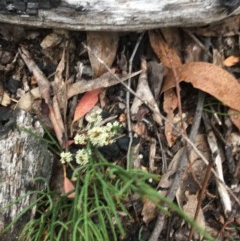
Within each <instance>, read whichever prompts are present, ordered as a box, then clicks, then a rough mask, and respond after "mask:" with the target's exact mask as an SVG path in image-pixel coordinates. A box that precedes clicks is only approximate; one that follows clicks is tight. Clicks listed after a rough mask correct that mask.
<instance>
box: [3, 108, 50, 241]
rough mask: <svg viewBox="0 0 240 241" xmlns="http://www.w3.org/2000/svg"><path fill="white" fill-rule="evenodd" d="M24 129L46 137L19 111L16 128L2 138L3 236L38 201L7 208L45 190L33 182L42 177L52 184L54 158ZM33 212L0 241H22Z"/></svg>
mask: <svg viewBox="0 0 240 241" xmlns="http://www.w3.org/2000/svg"><path fill="white" fill-rule="evenodd" d="M21 127H22V128H27V129H28V130H29V131H32V132H34V133H35V134H37V135H39V136H43V133H44V131H43V129H42V127H41V126H40V123H39V122H35V124H33V119H32V117H31V115H30V114H28V113H26V112H24V111H23V110H18V111H17V113H16V126H15V127H14V128H13V129H12V130H9V131H8V133H7V134H5V135H1V136H0V147H1V148H0V232H1V231H2V229H3V228H5V227H6V226H7V224H9V223H10V222H11V221H12V220H14V219H15V218H16V217H17V215H19V214H20V213H21V212H22V211H23V210H24V208H26V207H27V206H28V205H30V204H31V203H32V202H34V201H35V200H36V198H37V197H36V195H35V196H34V195H31V196H29V195H27V196H25V197H24V198H22V199H20V201H19V202H17V203H15V204H14V205H11V206H10V207H8V208H5V207H6V206H7V205H9V204H11V203H12V202H14V201H16V200H17V199H19V198H20V197H23V196H24V195H26V194H27V193H28V192H30V191H40V190H43V189H44V183H43V182H34V179H35V178H37V177H42V178H45V180H46V181H49V179H50V175H51V171H52V163H53V156H52V154H51V153H50V152H49V151H48V149H47V147H46V145H45V144H44V143H42V142H41V140H39V139H38V138H36V137H35V136H34V134H30V133H27V132H26V131H20V130H19V128H20V129H21ZM34 212H35V211H34V208H33V209H32V213H31V212H27V213H25V214H24V215H23V217H22V218H21V219H20V220H19V221H18V222H17V223H16V224H15V225H14V227H13V228H12V229H11V231H9V232H8V233H7V234H6V235H1V234H0V240H1V241H10V240H11V241H15V240H16V241H17V240H19V239H18V236H19V232H20V230H21V229H22V228H23V227H24V226H25V225H26V223H27V222H28V221H29V220H30V217H31V216H33V215H34Z"/></svg>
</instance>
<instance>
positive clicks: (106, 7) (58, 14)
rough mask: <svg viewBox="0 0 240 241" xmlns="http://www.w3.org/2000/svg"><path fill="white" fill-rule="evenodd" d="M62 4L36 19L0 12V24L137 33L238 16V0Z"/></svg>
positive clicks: (119, 0)
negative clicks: (231, 15) (230, 15)
mask: <svg viewBox="0 0 240 241" xmlns="http://www.w3.org/2000/svg"><path fill="white" fill-rule="evenodd" d="M2 1H3V0H2ZM19 1H20V0H19ZM28 1H29V0H28ZM45 1H46V0H45ZM52 1H53V0H52ZM55 1H56V0H55ZM66 1H67V2H68V3H69V4H66V2H65V1H62V2H61V3H60V1H59V3H60V5H58V6H57V7H54V8H50V9H38V13H37V15H36V16H31V15H29V14H26V13H24V12H20V13H19V14H17V13H16V12H1V11H0V22H2V23H12V24H18V25H26V26H34V27H42V28H64V29H69V30H87V31H97V30H100V31H141V30H146V29H154V28H160V27H169V26H184V27H186V26H202V25H207V24H209V23H213V22H218V21H220V20H223V19H225V18H226V17H228V16H229V14H233V15H236V14H240V8H239V2H240V1H239V0H231V1H229V0H226V1H225V0H195V1H191V0H151V1H146V0H100V1H99V0H66ZM30 2H31V1H30ZM33 2H34V1H33ZM0 10H1V9H0Z"/></svg>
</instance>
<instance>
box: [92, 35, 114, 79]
mask: <svg viewBox="0 0 240 241" xmlns="http://www.w3.org/2000/svg"><path fill="white" fill-rule="evenodd" d="M87 45H88V47H89V48H90V49H91V50H92V51H93V53H94V55H95V56H97V57H98V58H99V59H101V60H102V61H103V62H104V63H105V64H106V65H107V66H108V67H111V65H112V63H113V61H114V59H115V57H116V52H117V48H118V33H109V32H87ZM88 55H89V59H90V62H91V66H92V70H93V78H96V77H99V76H100V75H102V74H103V73H105V72H106V68H105V67H104V65H102V64H101V63H100V62H99V60H98V59H97V58H96V57H95V56H94V55H93V54H91V53H90V52H88Z"/></svg>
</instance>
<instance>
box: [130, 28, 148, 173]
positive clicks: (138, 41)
mask: <svg viewBox="0 0 240 241" xmlns="http://www.w3.org/2000/svg"><path fill="white" fill-rule="evenodd" d="M144 34H145V32H143V33H142V34H141V35H140V36H139V37H138V40H137V43H136V45H135V47H134V50H133V52H132V55H131V57H130V59H129V69H128V74H130V75H131V74H132V62H133V59H134V57H135V55H136V52H137V49H138V47H139V45H140V43H141V41H142V38H143V36H144ZM127 85H128V87H129V88H131V78H129V79H128V82H127ZM126 105H127V126H128V136H129V144H128V152H127V170H129V169H130V168H131V167H132V165H133V163H132V158H131V156H132V142H133V134H132V125H131V114H130V92H129V91H127V94H126Z"/></svg>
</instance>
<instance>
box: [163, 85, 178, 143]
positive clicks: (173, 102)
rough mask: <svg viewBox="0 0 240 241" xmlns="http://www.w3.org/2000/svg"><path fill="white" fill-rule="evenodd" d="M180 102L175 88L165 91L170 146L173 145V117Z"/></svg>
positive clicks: (166, 133) (164, 103) (166, 127)
mask: <svg viewBox="0 0 240 241" xmlns="http://www.w3.org/2000/svg"><path fill="white" fill-rule="evenodd" d="M177 106H178V102H177V96H176V92H175V91H174V89H173V88H172V89H170V90H167V91H165V92H164V102H163V109H164V111H165V112H166V113H167V119H168V120H169V121H168V122H166V123H165V128H164V131H165V137H166V139H167V143H168V146H170V147H171V146H172V144H173V140H172V129H173V127H172V124H171V123H173V118H174V110H175V109H176V108H177Z"/></svg>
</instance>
